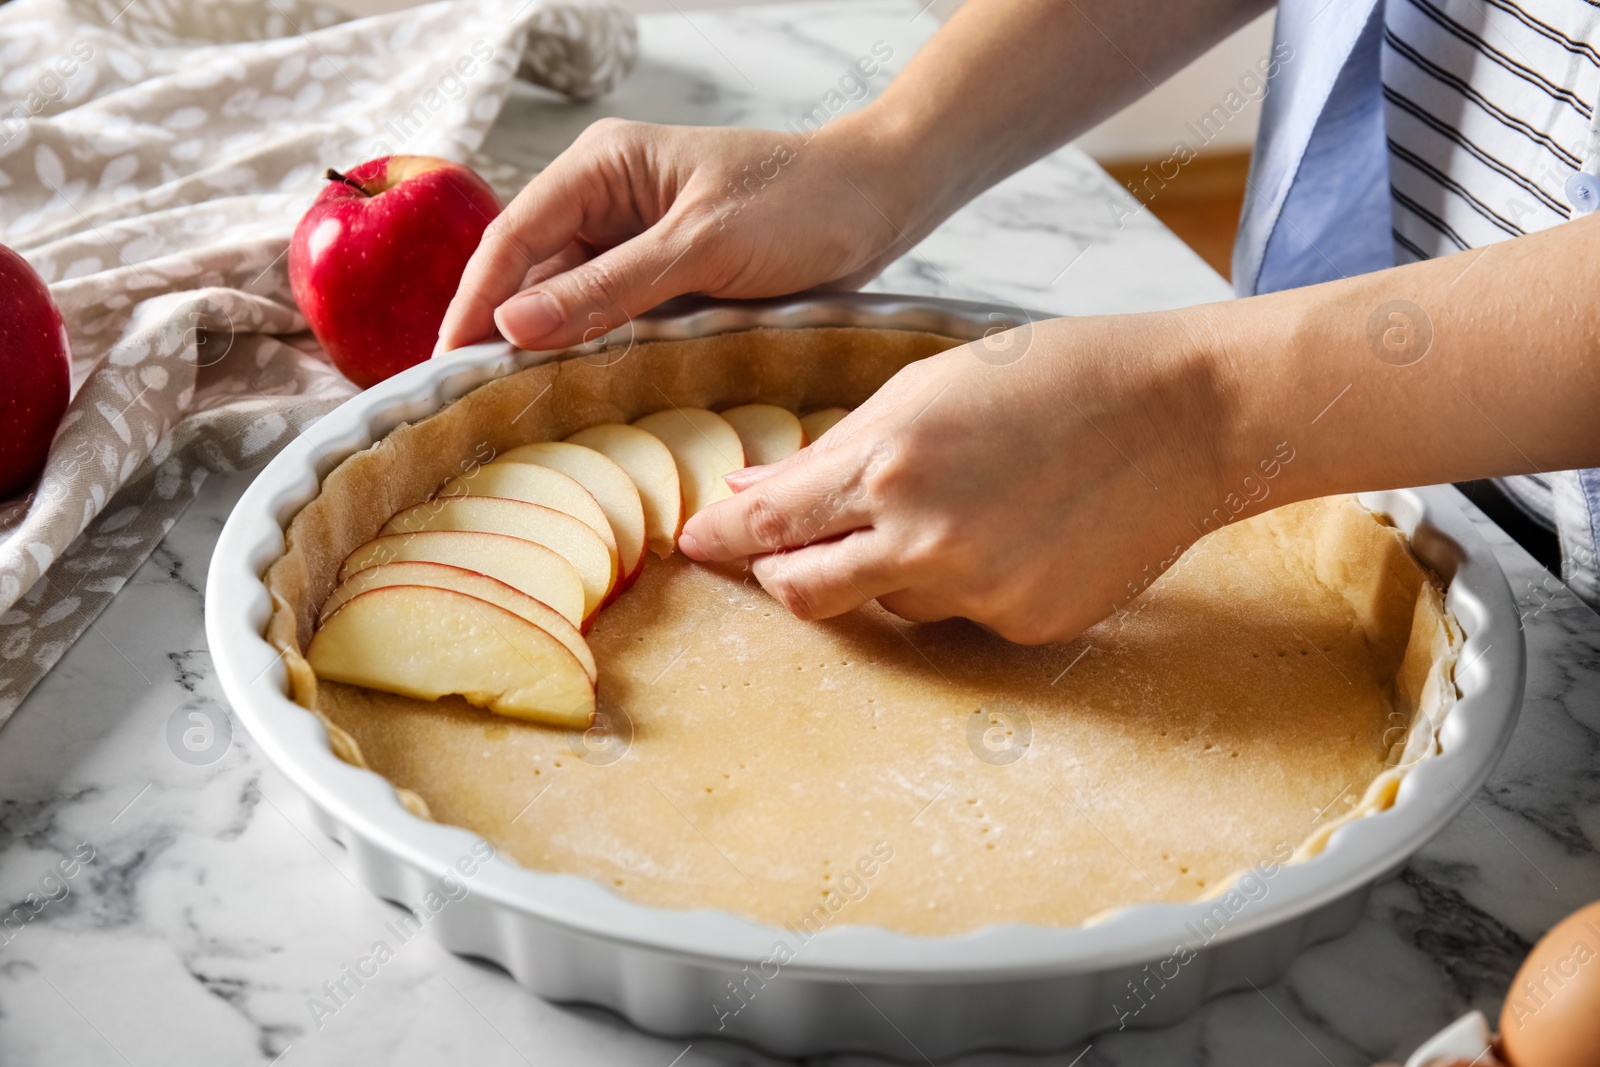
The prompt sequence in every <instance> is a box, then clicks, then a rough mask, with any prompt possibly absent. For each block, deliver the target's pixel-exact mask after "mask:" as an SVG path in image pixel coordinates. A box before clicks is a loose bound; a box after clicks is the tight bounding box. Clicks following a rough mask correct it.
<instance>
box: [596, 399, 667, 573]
mask: <svg viewBox="0 0 1600 1067" xmlns="http://www.w3.org/2000/svg"><path fill="white" fill-rule="evenodd" d="M567 442H568V443H569V444H574V445H582V446H583V447H584V448H592V449H594V450H595V451H596V452H598V453H600V454H601V455H602V456H605V457H606V458H607V459H609V460H611V462H613V463H615V464H616V465H617V466H619V467H621V468H622V469H623V470H625V471H627V472H628V477H629V478H632V479H633V484H634V488H636V489H637V490H638V491H639V502H640V503H641V504H642V505H643V507H644V530H645V537H646V539H647V540H648V542H649V545H650V548H651V550H652V551H654V552H655V554H656V555H658V556H660V557H661V558H662V559H666V558H667V557H668V556H670V555H672V550H673V548H674V547H675V546H676V545H677V543H678V534H679V533H681V532H683V489H682V484H681V482H680V481H679V478H678V464H677V463H676V462H675V461H674V460H673V458H672V453H671V452H670V451H668V449H667V446H666V445H664V444H662V443H661V438H659V437H656V436H655V435H654V434H649V433H646V432H645V431H643V430H641V429H638V428H637V427H633V426H624V425H623V424H622V423H620V422H607V423H602V424H601V425H599V426H591V427H589V428H588V429H586V430H579V431H578V432H577V433H575V434H573V435H572V436H570V437H568V438H567Z"/></svg>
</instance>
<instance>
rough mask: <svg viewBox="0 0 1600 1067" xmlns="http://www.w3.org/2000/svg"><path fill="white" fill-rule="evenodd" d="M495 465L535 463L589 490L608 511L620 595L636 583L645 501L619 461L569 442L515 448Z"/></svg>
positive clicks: (641, 558)
mask: <svg viewBox="0 0 1600 1067" xmlns="http://www.w3.org/2000/svg"><path fill="white" fill-rule="evenodd" d="M495 463H534V464H538V465H539V466H541V467H549V468H551V469H552V470H557V471H560V472H561V473H562V474H565V475H567V476H568V477H569V478H572V479H573V480H574V481H576V482H577V483H578V484H579V485H581V486H583V487H584V488H585V489H587V490H589V493H590V495H591V496H593V497H594V499H595V501H596V502H598V503H599V505H600V510H601V511H603V512H605V516H606V520H607V521H608V522H609V523H610V524H611V533H612V535H613V536H614V537H615V538H616V542H617V564H618V568H617V569H618V576H617V588H616V589H614V590H612V593H611V599H613V600H615V599H616V598H617V592H618V591H619V590H622V589H625V588H627V587H628V586H630V585H632V584H633V580H634V579H635V578H637V577H638V576H639V568H640V567H642V566H644V535H645V525H644V501H643V500H641V499H640V497H639V487H638V486H636V485H634V484H633V479H632V478H630V477H628V472H627V471H625V470H623V469H622V468H621V467H619V466H617V464H616V462H615V461H613V460H611V459H609V458H607V457H606V456H605V455H603V454H602V453H600V452H596V451H595V450H594V449H592V448H585V447H584V446H583V445H575V444H572V443H571V442H569V441H539V442H537V443H535V444H531V445H523V446H522V447H520V448H513V449H512V450H511V451H509V452H507V453H505V454H504V455H503V456H501V457H500V458H499V459H497V460H496V461H495Z"/></svg>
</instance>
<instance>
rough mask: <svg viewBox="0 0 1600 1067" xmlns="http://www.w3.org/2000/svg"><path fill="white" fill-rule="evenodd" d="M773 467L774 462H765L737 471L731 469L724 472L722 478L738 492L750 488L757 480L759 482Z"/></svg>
mask: <svg viewBox="0 0 1600 1067" xmlns="http://www.w3.org/2000/svg"><path fill="white" fill-rule="evenodd" d="M771 467H772V464H770V463H763V464H761V465H760V466H757V467H741V468H739V469H738V470H736V471H729V472H728V473H727V474H724V475H723V476H722V480H723V481H724V482H727V483H728V488H729V489H732V490H733V491H734V492H735V493H737V492H739V491H740V490H741V489H748V488H749V487H750V486H752V485H754V484H755V483H756V482H759V481H760V480H761V479H763V478H765V477H766V476H767V473H768V471H769V469H770V468H771Z"/></svg>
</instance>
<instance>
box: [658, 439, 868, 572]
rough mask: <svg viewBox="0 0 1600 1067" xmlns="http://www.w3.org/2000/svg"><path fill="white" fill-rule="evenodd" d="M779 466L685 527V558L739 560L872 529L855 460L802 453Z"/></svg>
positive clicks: (832, 455)
mask: <svg viewBox="0 0 1600 1067" xmlns="http://www.w3.org/2000/svg"><path fill="white" fill-rule="evenodd" d="M773 466H780V464H774V465H773ZM781 466H782V468H783V469H781V470H779V471H778V472H777V473H775V474H772V475H771V476H769V477H766V478H763V479H762V480H760V481H758V482H756V483H755V484H753V485H751V486H750V487H749V488H747V489H744V490H743V491H742V492H738V493H735V494H734V495H733V496H731V497H729V498H728V499H726V500H719V501H718V502H717V503H715V504H712V505H711V506H710V507H708V508H706V509H705V510H704V511H701V512H699V513H697V514H696V515H694V516H693V517H692V518H691V519H690V520H689V521H688V522H687V523H686V524H684V527H683V536H682V538H681V539H680V541H679V546H680V547H681V548H682V549H683V552H684V554H685V555H687V556H688V557H689V558H690V559H697V560H719V561H720V560H732V559H742V558H743V557H745V556H755V555H761V554H763V553H767V552H777V551H779V550H781V549H795V548H800V547H802V546H805V545H811V544H815V543H816V542H819V541H824V540H827V539H828V538H832V537H837V536H838V535H840V534H844V533H849V532H850V531H851V530H855V529H858V528H859V527H863V526H869V525H871V523H872V516H871V510H870V504H871V502H870V501H869V500H867V492H866V488H865V486H864V485H863V484H862V473H863V472H862V466H861V464H860V463H859V462H857V461H856V460H855V458H854V457H852V456H846V455H844V454H842V453H819V454H813V455H804V454H802V455H801V456H798V457H790V459H787V460H783V461H781Z"/></svg>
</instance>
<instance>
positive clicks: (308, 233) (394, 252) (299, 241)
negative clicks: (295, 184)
mask: <svg viewBox="0 0 1600 1067" xmlns="http://www.w3.org/2000/svg"><path fill="white" fill-rule="evenodd" d="M499 213H500V202H499V201H498V200H496V199H495V195H494V191H493V190H492V189H490V188H489V185H488V183H487V182H485V181H484V180H483V179H482V178H480V177H478V175H477V174H476V173H474V172H473V171H472V170H471V169H470V168H467V167H463V166H461V165H460V164H459V163H452V162H450V161H449V160H447V159H435V158H434V157H432V156H384V157H382V158H380V159H374V160H370V161H368V162H366V163H363V164H361V165H360V166H359V167H356V168H355V169H354V170H350V171H346V172H345V173H344V174H340V173H339V172H338V171H336V170H330V171H328V185H327V187H326V188H324V189H323V190H322V193H321V194H320V195H319V196H318V197H317V199H316V202H315V203H314V204H312V205H311V210H309V211H307V212H306V213H305V217H304V218H302V219H301V220H300V224H299V225H298V226H296V227H295V229H294V238H293V240H291V241H290V242H289V284H290V285H291V286H292V287H293V288H294V298H295V301H296V303H298V304H299V305H300V310H301V312H302V313H303V314H304V315H305V317H306V321H307V322H308V323H310V324H311V332H312V333H314V334H316V335H317V340H318V341H320V342H321V343H322V347H323V348H325V349H326V350H327V352H328V355H329V356H331V357H332V358H333V363H334V366H336V367H338V368H339V369H340V370H341V371H343V372H344V375H345V377H347V378H349V379H350V380H351V381H353V382H355V383H356V384H357V385H359V386H361V387H362V388H363V389H364V388H366V387H367V386H369V385H375V384H377V383H378V382H381V381H383V380H384V379H385V378H387V377H389V376H390V375H392V374H397V373H399V372H400V371H403V370H405V369H406V368H407V367H409V366H411V365H413V364H415V363H421V362H422V361H423V360H425V359H427V358H428V357H429V355H431V354H432V353H433V346H434V343H435V342H436V341H438V339H439V324H440V323H442V322H443V321H444V313H445V309H446V308H448V307H449V306H450V298H451V297H453V296H455V292H456V286H457V284H458V283H460V281H461V272H462V271H463V270H465V269H466V266H467V260H468V259H469V258H470V257H471V256H472V253H473V250H474V249H476V248H477V247H478V239H479V238H481V237H482V236H483V231H484V230H485V229H486V228H487V227H488V225H489V223H490V221H491V220H493V219H494V217H495V216H496V215H498V214H499Z"/></svg>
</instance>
